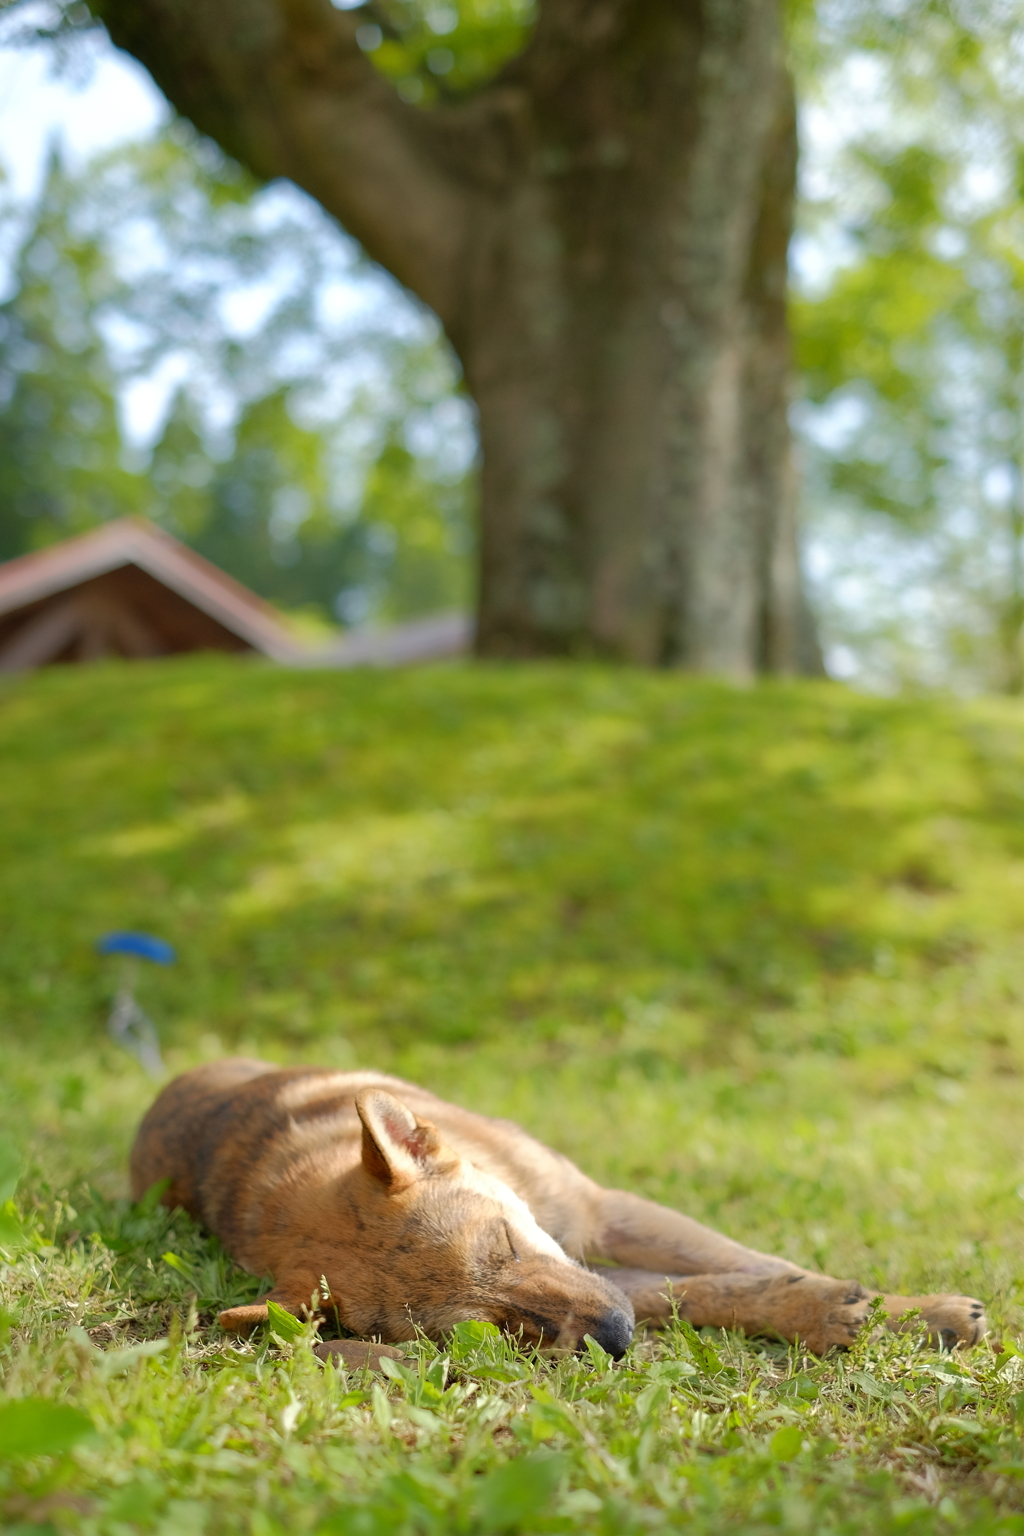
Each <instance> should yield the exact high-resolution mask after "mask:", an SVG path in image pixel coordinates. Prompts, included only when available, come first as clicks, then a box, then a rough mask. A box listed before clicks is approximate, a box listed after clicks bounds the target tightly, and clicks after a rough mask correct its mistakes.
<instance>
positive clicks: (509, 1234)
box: [504, 1221, 522, 1264]
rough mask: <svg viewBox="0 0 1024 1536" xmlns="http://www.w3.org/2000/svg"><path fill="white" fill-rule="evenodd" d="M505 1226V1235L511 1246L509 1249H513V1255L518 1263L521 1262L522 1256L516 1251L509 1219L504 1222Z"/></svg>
mask: <svg viewBox="0 0 1024 1536" xmlns="http://www.w3.org/2000/svg"><path fill="white" fill-rule="evenodd" d="M504 1227H505V1236H506V1238H507V1239H508V1246H509V1249H510V1250H511V1253H512V1257H513V1258H514V1259H515V1261H516V1263H517V1264H519V1263H521V1262H522V1261H521V1260H520V1257H519V1255H518V1253H516V1245H515V1243H514V1242H513V1241H512V1229H511V1227H510V1226H509V1224H508V1222H507V1221H506V1222H505V1223H504Z"/></svg>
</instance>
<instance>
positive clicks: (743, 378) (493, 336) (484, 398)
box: [95, 0, 817, 677]
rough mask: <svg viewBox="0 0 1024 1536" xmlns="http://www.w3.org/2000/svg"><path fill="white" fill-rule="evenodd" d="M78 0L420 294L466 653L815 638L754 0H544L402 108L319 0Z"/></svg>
mask: <svg viewBox="0 0 1024 1536" xmlns="http://www.w3.org/2000/svg"><path fill="white" fill-rule="evenodd" d="M95 9H96V10H97V12H98V13H99V14H101V15H102V17H103V19H104V20H105V21H106V22H107V25H108V26H109V28H110V31H111V34H112V36H113V38H114V40H115V42H117V43H119V44H121V45H122V46H123V47H126V48H127V49H129V50H130V51H131V52H132V53H134V54H136V55H137V56H138V57H139V58H140V59H141V60H142V61H143V62H144V63H145V64H146V65H147V66H148V67H149V68H150V70H151V71H152V73H153V74H154V76H155V78H156V80H157V82H158V83H159V84H160V85H161V86H162V87H163V89H164V90H165V91H166V92H167V94H168V96H169V97H170V98H171V100H172V101H173V102H174V104H175V105H176V106H177V107H178V108H179V109H180V110H181V111H183V112H184V113H186V114H187V115H188V116H189V117H191V118H192V120H193V121H194V122H195V123H196V125H197V126H198V127H199V128H200V129H202V130H203V131H205V132H208V133H211V134H212V135H213V136H214V137H215V138H217V139H218V140H219V141H220V143H221V144H223V146H224V147H225V148H226V149H227V150H229V151H230V152H231V153H233V154H235V155H237V156H238V157H239V158H240V159H242V160H243V161H245V162H247V163H248V164H249V165H250V166H251V167H252V168H253V169H254V170H255V171H256V172H257V173H258V174H260V175H265V176H273V175H285V176H290V177H291V178H292V179H293V180H294V181H296V182H298V183H299V184H300V185H302V186H304V187H305V188H306V189H307V190H308V191H310V192H311V193H312V194H313V195H314V196H315V197H317V198H318V199H319V200H320V202H321V203H322V204H323V205H324V207H326V208H327V209H328V210H329V211H331V212H332V213H334V214H335V215H336V216H337V217H338V218H339V219H340V220H341V222H342V223H343V224H344V225H345V226H346V227H347V228H348V229H349V230H350V231H351V232H352V233H353V234H355V235H356V236H357V238H359V239H360V240H361V241H362V242H363V244H364V245H365V247H366V249H367V250H368V251H369V253H370V254H371V255H372V256H374V257H375V258H376V259H377V260H378V261H380V262H381V263H382V264H383V265H384V266H386V267H387V268H389V270H390V271H392V272H393V273H394V274H395V275H396V276H397V277H398V278H399V279H400V280H401V281H402V282H404V283H406V284H407V286H409V287H410V288H411V289H412V290H413V291H414V292H415V293H417V294H418V295H419V296H420V297H421V298H422V299H424V300H425V301H426V303H428V304H430V305H431V306H432V307H433V308H434V309H435V310H436V311H437V313H438V314H439V316H440V318H441V320H442V323H443V324H444V326H445V329H446V331H447V333H448V335H449V337H450V338H451V340H452V342H453V344H454V346H455V348H456V350H457V352H458V354H459V356H460V357H461V359H462V362H463V365H464V367H465V371H466V379H467V383H468V385H469V387H470V389H471V391H472V393H473V395H474V397H475V399H476V402H477V405H478V408H479V413H480V433H481V442H482V447H483V479H482V509H481V517H482V528H481V567H480V613H479V630H478V634H479V638H478V645H479V649H480V651H481V653H483V654H485V655H503V656H538V655H559V654H588V653H590V654H605V655H610V656H618V657H622V658H625V659H629V660H634V661H639V662H645V663H654V664H673V665H682V666H687V667H691V668H695V669H698V670H704V671H714V672H721V673H726V674H730V675H733V676H739V677H743V676H749V675H752V674H754V673H756V672H758V671H763V670H782V671H800V670H813V669H814V668H815V667H816V665H817V652H816V647H815V645H814V641H813V632H812V629H811V626H810V623H809V620H808V618H807V614H806V609H805V607H804V605H803V596H802V590H801V582H800V574H799V565H798V561H797V552H796V535H795V528H794V518H793V506H792V501H793V495H792V485H791V474H790V470H789V439H788V432H787V427H786V403H787V388H788V377H789V348H788V337H787V330H786V313H785V281H786V246H787V242H788V236H789V228H790V217H791V206H792V194H793V171H794V164H795V126H794V116H793V108H792V100H791V93H790V89H789V85H788V81H787V77H786V74H785V69H784V65H783V60H782V48H781V29H780V19H779V9H778V0H541V5H540V13H539V20H538V23H537V28H536V31H535V34H534V36H533V38H532V40H531V42H530V44H529V45H528V47H527V48H526V50H525V51H524V52H523V54H522V55H521V56H520V57H519V58H518V59H516V60H514V61H513V62H512V63H511V64H510V65H509V66H508V67H507V68H506V69H505V71H504V72H503V73H502V75H501V76H500V77H499V79H498V80H496V81H494V82H492V83H491V84H489V85H487V86H486V87H484V88H483V89H481V90H480V91H479V92H478V93H477V94H476V96H474V97H473V99H472V100H470V101H467V102H466V103H465V104H460V105H458V106H455V107H444V108H438V109H434V110H432V111H429V112H425V111H419V110H417V109H415V108H412V107H409V106H406V105H405V104H404V103H402V102H401V101H400V100H399V99H398V97H397V96H396V95H395V93H394V92H393V91H392V90H391V88H390V86H389V85H388V84H387V83H386V82H385V81H383V80H382V79H381V78H380V77H379V76H378V75H377V74H376V73H375V71H374V70H373V68H372V66H371V65H370V64H369V63H368V62H367V61H366V60H365V59H364V58H363V57H362V56H361V55H360V53H359V50H358V47H357V45H356V43H355V36H354V34H355V27H356V24H357V22H358V20H359V19H360V17H359V14H358V12H356V13H352V12H341V13H339V12H336V11H334V10H332V9H331V6H330V4H329V0H218V3H217V4H216V5H209V4H206V3H204V0H96V4H95Z"/></svg>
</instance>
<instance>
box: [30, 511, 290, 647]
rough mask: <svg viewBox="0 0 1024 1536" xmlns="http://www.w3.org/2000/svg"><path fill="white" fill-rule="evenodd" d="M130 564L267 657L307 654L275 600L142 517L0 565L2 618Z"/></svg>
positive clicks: (120, 519) (95, 530) (124, 521)
mask: <svg viewBox="0 0 1024 1536" xmlns="http://www.w3.org/2000/svg"><path fill="white" fill-rule="evenodd" d="M125 565H135V566H138V567H139V569H140V570H143V571H145V572H147V574H148V575H150V576H152V577H153V578H154V580H156V581H159V582H162V583H163V585H164V586H166V587H169V588H170V590H171V591H172V592H176V593H177V594H178V595H179V596H180V597H183V598H184V599H185V600H186V602H189V603H192V604H193V605H194V606H195V607H196V608H198V609H200V610H201V611H202V612H203V613H206V614H208V615H209V616H210V617H211V618H213V619H216V620H217V622H218V623H219V624H222V625H223V626H224V628H225V629H228V630H230V631H231V633H232V634H235V635H237V636H238V637H239V639H241V640H244V641H245V642H246V644H248V645H251V646H252V647H253V649H254V650H257V651H261V652H262V653H263V655H264V656H270V657H272V658H273V659H274V660H275V661H298V660H300V659H301V658H302V657H303V656H304V655H305V647H304V646H302V645H301V644H300V643H299V642H298V641H297V640H295V639H294V638H293V637H292V636H291V635H290V634H289V632H288V631H287V630H286V629H285V627H284V625H283V624H282V623H281V621H280V620H279V618H278V617H277V615H276V613H275V611H274V609H273V608H272V607H271V605H270V604H269V603H267V602H264V600H263V599H262V598H261V597H257V596H256V594H255V592H250V591H249V588H248V587H244V586H243V585H242V583H241V582H239V581H235V580H234V578H233V577H231V576H228V575H226V574H225V572H224V571H221V570H218V568H217V567H216V566H215V565H211V564H210V562H209V560H204V559H203V558H202V556H201V555H197V554H195V553H194V551H193V550H191V549H187V548H186V547H185V545H184V544H180V543H179V542H178V540H177V539H174V538H172V537H171V535H170V534H169V533H164V531H163V530H162V529H161V528H157V527H156V526H155V525H154V524H153V523H150V522H147V521H146V519H145V518H141V517H123V518H119V519H118V520H117V521H116V522H112V523H104V524H103V526H102V527H100V528H94V529H93V530H92V531H91V532H89V533H83V534H81V535H80V536H79V537H78V538H74V539H66V540H65V541H64V542H63V543H62V544H54V545H51V546H50V548H49V549H40V550H36V551H34V552H33V553H32V554H28V555H19V556H18V557H17V558H16V559H14V560H8V561H6V562H5V563H3V564H0V615H3V614H5V613H12V612H14V611H16V610H17V609H19V608H27V607H28V605H29V604H30V603H36V602H39V601H40V600H41V599H42V598H46V597H51V596H53V594H54V593H56V592H65V591H67V590H69V589H70V588H72V587H76V586H78V585H79V583H81V582H83V581H88V580H90V579H91V578H92V577H94V576H102V575H104V574H105V573H106V572H107V571H114V570H118V569H119V568H120V567H121V566H125Z"/></svg>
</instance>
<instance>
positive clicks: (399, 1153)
mask: <svg viewBox="0 0 1024 1536" xmlns="http://www.w3.org/2000/svg"><path fill="white" fill-rule="evenodd" d="M356 1109H357V1111H358V1112H359V1118H360V1120H361V1121H362V1122H363V1167H364V1168H365V1169H366V1171H367V1173H370V1174H372V1175H373V1177H374V1178H375V1179H379V1180H380V1182H381V1183H382V1184H385V1185H387V1187H388V1188H389V1189H391V1190H399V1189H404V1188H405V1187H406V1185H408V1184H412V1183H413V1181H414V1180H416V1179H418V1178H420V1177H421V1175H422V1174H424V1173H426V1172H428V1171H429V1170H430V1169H431V1168H432V1167H436V1166H437V1165H438V1162H439V1161H440V1157H441V1153H442V1142H441V1138H440V1136H439V1135H438V1133H437V1129H436V1127H435V1126H433V1125H431V1123H430V1121H429V1120H417V1118H416V1116H415V1115H414V1114H413V1113H412V1111H411V1110H409V1109H406V1107H405V1105H404V1104H403V1103H402V1102H401V1100H400V1099H396V1098H395V1097H394V1096H393V1095H392V1094H390V1093H385V1092H384V1090H383V1088H364V1089H363V1090H362V1092H361V1093H357V1094H356Z"/></svg>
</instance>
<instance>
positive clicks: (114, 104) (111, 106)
mask: <svg viewBox="0 0 1024 1536" xmlns="http://www.w3.org/2000/svg"><path fill="white" fill-rule="evenodd" d="M11 30H12V27H11V22H10V21H9V22H8V24H7V26H6V27H5V28H0V162H2V164H3V168H4V171H5V173H6V178H7V186H8V189H9V190H10V191H11V192H13V194H14V196H15V197H16V198H17V200H18V201H19V202H25V201H31V199H32V198H33V196H34V195H35V194H36V193H37V192H38V190H39V184H40V179H41V177H42V172H43V167H44V164H45V161H46V155H47V152H48V149H49V146H50V144H51V143H52V142H53V141H54V140H55V139H57V140H59V141H60V142H61V144H62V145H63V146H64V149H65V153H66V155H67V157H68V160H69V162H70V163H71V164H72V165H75V166H78V165H81V164H82V163H83V162H84V161H86V160H87V159H89V157H90V156H91V155H94V154H96V153H98V152H99V151H100V150H104V149H110V148H112V147H113V146H114V145H115V144H120V143H124V142H126V141H128V140H131V139H138V138H142V137H145V136H146V135H147V134H150V133H152V132H153V130H154V129H155V128H156V127H158V126H159V124H160V123H161V122H162V121H164V120H165V119H166V118H167V116H168V115H169V113H168V107H167V103H166V101H165V100H164V98H163V96H162V95H161V94H160V92H159V91H158V90H157V88H156V86H155V85H154V84H153V82H152V80H151V79H150V78H149V75H148V74H147V73H146V71H145V70H144V69H143V68H142V66H141V65H140V64H136V63H135V61H134V60H133V59H130V58H129V57H128V55H127V54H124V53H121V52H120V51H119V50H118V49H116V48H114V47H113V46H112V45H111V44H110V43H109V42H108V41H107V40H106V39H102V40H101V39H100V38H97V39H96V41H95V42H90V43H83V44H82V45H80V46H81V47H82V50H83V53H84V55H85V57H84V58H83V61H82V63H83V65H84V64H86V63H87V64H88V66H89V67H88V71H87V72H86V71H85V70H84V69H83V68H81V67H79V68H78V69H76V70H75V71H74V72H73V73H72V72H65V73H63V74H62V75H55V73H54V70H53V63H52V55H51V53H50V50H49V49H46V50H44V49H42V48H27V47H10V46H7V47H4V46H3V40H4V37H5V35H9V34H10V32H11ZM76 76H78V78H76ZM83 76H84V78H82V77H83Z"/></svg>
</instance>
